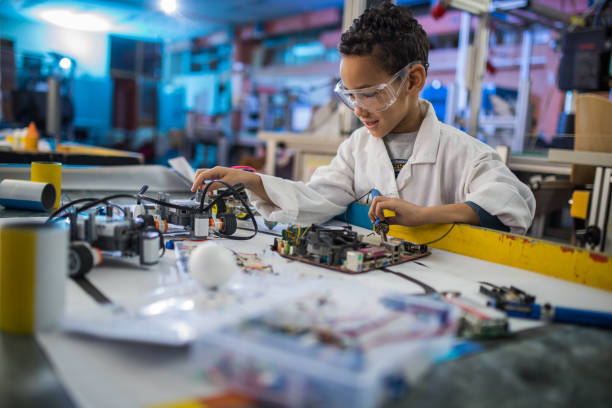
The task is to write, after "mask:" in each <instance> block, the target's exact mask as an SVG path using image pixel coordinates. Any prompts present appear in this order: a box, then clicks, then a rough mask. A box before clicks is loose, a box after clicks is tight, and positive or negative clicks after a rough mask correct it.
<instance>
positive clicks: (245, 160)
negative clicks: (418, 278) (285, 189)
mask: <svg viewBox="0 0 612 408" xmlns="http://www.w3.org/2000/svg"><path fill="white" fill-rule="evenodd" d="M376 3H377V2H376V1H366V0H346V1H342V0H309V1H307V2H287V1H281V0H258V1H244V0H226V1H223V2H220V1H212V0H202V1H197V0H162V1H152V0H126V1H115V0H98V1H93V0H84V1H66V0H48V1H40V0H3V1H0V90H1V92H0V97H1V99H0V105H1V108H2V109H1V110H0V162H2V163H19V162H22V163H29V162H30V161H31V159H32V156H31V155H29V154H26V155H24V154H23V152H24V151H26V150H28V149H26V144H27V139H28V131H30V133H31V131H32V127H31V125H30V124H31V123H34V125H35V127H36V130H37V132H38V134H39V140H38V144H37V145H36V146H35V147H34V149H33V150H35V151H38V152H45V151H54V150H60V148H63V149H78V148H83V149H84V148H87V147H91V146H97V147H106V148H112V149H116V150H119V151H122V152H134V153H136V154H126V155H121V154H113V155H110V153H109V156H108V158H107V159H104V160H92V159H91V158H90V157H89V156H88V155H86V154H84V155H79V156H74V157H72V156H70V157H69V158H67V159H66V162H65V164H77V165H80V164H93V163H95V164H97V165H101V164H102V165H104V164H108V165H112V164H129V163H134V164H139V163H158V164H163V165H167V161H168V159H171V158H173V157H177V156H184V157H186V158H187V159H188V160H189V162H190V164H191V165H192V166H193V167H195V168H201V167H212V166H215V165H249V166H252V167H254V168H255V169H257V170H258V171H261V172H265V173H268V174H275V175H278V176H281V177H287V178H292V179H296V180H305V181H306V180H308V179H309V177H310V175H311V174H312V172H313V171H314V169H315V168H316V167H317V166H319V165H322V164H326V163H328V162H329V161H330V160H331V157H333V154H334V153H335V150H336V148H337V146H338V145H339V143H340V142H341V141H342V140H344V139H345V138H346V137H347V136H348V135H349V134H350V133H351V131H353V130H354V129H355V128H357V127H358V126H359V123H358V122H357V121H356V120H354V118H353V117H352V113H350V112H348V110H346V109H345V108H344V107H342V106H340V104H338V102H337V101H336V100H335V99H334V97H333V87H334V85H335V83H336V82H337V80H338V67H339V60H340V57H339V54H338V51H337V48H336V47H337V44H338V41H339V38H340V35H341V33H342V31H343V29H345V28H346V27H348V26H349V25H350V22H351V21H352V19H353V18H355V17H357V16H358V15H359V14H361V12H362V11H363V10H364V9H365V8H366V7H369V6H372V5H374V4H376ZM397 3H398V4H401V5H406V6H409V7H411V9H412V10H413V13H414V14H415V16H416V18H417V19H418V21H419V22H420V23H421V24H422V26H423V28H424V29H425V31H426V32H427V33H428V35H429V40H430V43H431V50H430V60H429V63H430V69H429V73H428V78H427V85H426V87H425V89H424V90H423V93H422V96H423V98H425V99H428V100H430V101H431V102H432V103H433V105H434V107H435V109H436V112H437V114H438V116H439V118H440V119H441V120H442V121H444V122H446V123H449V124H452V125H454V126H457V127H459V128H461V129H464V130H466V131H467V132H468V133H470V134H471V135H473V136H475V137H477V138H478V139H480V140H482V141H483V142H485V143H487V144H489V145H491V146H492V147H495V148H496V149H498V151H499V152H500V154H501V155H502V157H503V158H504V159H505V160H506V161H507V163H508V165H509V167H510V168H511V169H512V170H513V171H515V172H516V173H517V174H518V175H519V177H520V178H521V179H522V180H523V181H525V182H526V183H528V184H529V185H530V186H531V187H532V188H533V190H534V192H535V194H536V199H537V214H536V220H535V221H534V224H533V226H532V228H531V229H530V231H529V233H528V235H531V236H534V237H544V238H546V239H551V240H556V241H561V242H568V243H572V244H576V245H586V246H589V247H590V248H592V249H599V250H609V248H608V244H609V242H608V243H606V240H605V239H602V238H601V235H602V234H603V233H605V229H606V227H604V231H601V228H600V230H599V231H598V230H597V226H596V225H590V224H593V223H591V222H590V218H589V215H588V207H589V200H588V198H587V199H586V202H585V201H584V195H581V194H582V192H583V191H586V192H587V193H588V192H589V191H593V190H597V188H598V187H597V181H596V179H595V175H596V170H595V167H591V168H589V167H588V166H587V167H586V168H585V167H584V166H577V165H575V164H570V163H569V162H567V161H565V162H564V161H554V160H550V159H549V149H550V148H553V149H568V150H574V149H576V150H580V151H595V152H608V153H610V152H612V122H610V120H611V118H612V115H611V114H610V113H612V102H610V91H609V89H610V78H611V75H612V64H611V63H610V48H612V46H611V45H610V43H611V39H612V36H611V34H610V31H611V30H610V25H609V22H610V17H611V15H612V13H611V10H610V7H609V3H610V1H609V0H601V1H599V0H537V1H527V0H524V1H520V0H516V1H515V0H513V1H508V0H505V1H504V0H499V1H488V0H487V1H475V0H474V1H469V0H465V1H452V0H431V1H429V0H398V1H397ZM483 7H485V9H483ZM485 10H486V11H492V12H491V13H490V14H488V13H486V14H483V11H485ZM581 106H583V108H582V109H581V108H580V107H581ZM584 106H586V107H588V108H585V107H584ZM28 129H29V130H28ZM29 150H30V152H31V150H32V149H29ZM79 151H81V150H79ZM113 151H114V150H113ZM103 152H110V150H103ZM610 166H612V163H610V162H608V164H607V166H603V167H602V166H600V167H602V168H604V167H610ZM601 171H603V170H601ZM602 174H603V173H602ZM605 174H608V173H605ZM600 178H601V177H600ZM598 182H600V183H604V184H605V183H607V190H605V189H604V190H602V191H608V197H607V198H605V197H604V198H603V199H602V200H603V201H602V203H604V204H605V205H606V206H607V208H609V202H610V199H609V191H610V188H609V185H610V180H604V181H598ZM602 188H604V187H602ZM587 197H588V196H587ZM591 201H593V199H591ZM608 214H609V209H608V211H607V212H606V216H605V217H604V218H606V220H605V221H602V222H604V224H603V225H605V226H608V225H609V224H608V221H607V218H608ZM593 220H594V218H593ZM597 234H599V235H597ZM596 241H597V242H596Z"/></svg>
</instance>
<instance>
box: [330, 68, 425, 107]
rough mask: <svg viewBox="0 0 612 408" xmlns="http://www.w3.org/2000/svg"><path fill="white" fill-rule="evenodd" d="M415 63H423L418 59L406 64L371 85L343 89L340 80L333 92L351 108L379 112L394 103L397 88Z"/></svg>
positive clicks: (402, 83)
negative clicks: (380, 81)
mask: <svg viewBox="0 0 612 408" xmlns="http://www.w3.org/2000/svg"><path fill="white" fill-rule="evenodd" d="M416 64H421V65H423V64H422V63H421V62H420V61H416V62H411V63H410V64H408V65H406V66H405V67H404V68H402V69H401V70H400V71H398V72H397V73H396V74H395V75H393V77H391V79H390V80H389V82H387V83H385V84H380V85H377V86H372V87H369V88H363V89H352V90H351V89H345V88H344V85H343V84H342V81H339V82H338V83H337V84H336V88H335V89H334V92H335V93H336V95H337V96H338V98H339V99H340V100H341V101H342V102H343V103H344V104H345V105H346V106H348V107H349V108H350V109H351V110H355V108H356V107H359V108H361V109H363V110H366V111H368V112H380V111H384V110H386V109H389V107H390V106H391V105H393V104H394V103H395V101H396V100H397V97H398V95H399V90H400V89H401V88H402V86H403V85H404V82H405V81H406V78H407V77H408V72H410V68H412V67H413V66H414V65H416ZM398 80H401V82H400V83H399V86H396V88H395V89H394V84H395V83H396V82H397V81H398Z"/></svg>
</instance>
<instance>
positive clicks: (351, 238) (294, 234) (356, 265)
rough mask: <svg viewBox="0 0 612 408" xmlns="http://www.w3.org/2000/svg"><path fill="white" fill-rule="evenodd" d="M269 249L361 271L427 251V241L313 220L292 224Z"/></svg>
mask: <svg viewBox="0 0 612 408" xmlns="http://www.w3.org/2000/svg"><path fill="white" fill-rule="evenodd" d="M272 249H273V250H275V251H276V252H278V253H279V254H280V255H281V256H283V257H285V258H288V259H292V260H296V261H300V262H306V263H309V264H312V265H317V266H322V267H325V268H328V269H333V270H335V271H338V272H344V273H351V274H355V273H364V272H368V271H371V270H374V269H378V268H383V267H389V266H394V265H398V264H401V263H404V262H408V261H412V260H414V259H418V258H422V257H424V256H427V255H429V254H430V252H429V249H428V247H427V245H420V244H415V243H413V242H409V241H405V240H403V239H399V238H393V237H390V238H389V239H388V240H383V238H382V237H381V236H380V235H378V234H375V233H371V234H359V233H358V232H357V231H354V230H353V229H352V228H351V227H350V226H343V227H330V226H322V225H317V224H312V225H311V226H309V227H301V226H291V227H289V228H286V229H284V230H283V231H282V237H281V238H275V239H274V244H273V245H272Z"/></svg>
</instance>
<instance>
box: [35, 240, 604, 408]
mask: <svg viewBox="0 0 612 408" xmlns="http://www.w3.org/2000/svg"><path fill="white" fill-rule="evenodd" d="M239 233H242V234H244V231H239ZM272 241H273V237H272V236H270V235H263V234H259V235H258V236H257V237H255V238H254V239H252V240H250V241H229V240H219V243H220V244H221V245H224V246H229V247H231V248H232V249H234V250H237V251H242V252H258V251H262V250H263V249H264V248H267V247H269V245H270V244H271V243H272ZM173 267H174V256H173V251H168V253H167V254H166V255H165V256H164V258H163V259H162V261H161V262H160V264H158V265H157V266H155V267H151V268H148V269H144V268H141V267H138V266H133V267H129V266H128V267H126V266H125V265H123V266H121V264H120V263H118V262H115V261H113V262H110V264H108V265H104V264H103V265H102V266H100V267H97V268H95V269H94V270H93V271H92V272H91V273H90V274H89V279H90V281H91V282H92V283H93V284H94V285H95V286H96V287H97V288H98V289H99V290H101V291H102V292H103V293H104V294H106V295H107V296H108V297H109V298H110V299H111V300H112V301H113V302H117V303H119V304H121V302H122V300H127V299H130V298H131V297H133V296H142V294H143V293H145V292H147V291H151V290H153V289H155V288H157V287H159V286H160V285H163V282H164V281H165V280H166V279H168V278H169V277H170V278H171V274H172V273H175V272H173V271H172V268H173ZM273 267H274V268H281V269H282V273H295V274H298V275H302V276H307V275H315V276H321V277H322V279H325V278H327V277H333V278H340V279H345V280H354V281H359V282H361V283H363V284H366V285H373V286H380V287H386V288H389V289H392V290H394V291H397V290H402V291H406V292H410V293H422V289H421V288H420V287H419V286H418V285H416V284H414V283H411V282H410V281H407V280H404V279H401V278H400V277H398V276H395V275H392V274H388V273H384V272H382V271H374V272H370V273H367V274H362V275H345V274H340V273H337V272H333V271H329V270H326V269H323V268H319V267H315V266H311V265H307V264H303V263H299V262H287V261H286V260H285V259H283V258H281V257H278V262H275V264H274V265H273ZM391 269H392V270H394V271H398V272H401V273H405V274H407V275H409V276H411V277H414V278H416V279H418V280H420V281H422V282H424V283H426V284H428V285H430V286H433V287H434V288H435V289H436V290H438V291H443V290H461V291H462V292H464V293H466V294H470V295H475V294H476V293H477V292H478V288H479V284H478V281H483V280H484V281H488V282H492V283H495V284H499V285H514V286H517V287H519V288H521V289H523V290H526V291H527V292H529V293H532V294H535V295H536V296H537V299H538V301H539V302H547V301H548V302H551V303H552V304H557V305H564V306H569V307H582V308H592V309H598V310H603V311H608V312H612V296H611V294H610V293H609V292H606V291H603V290H598V289H594V288H591V287H587V286H583V285H578V284H574V283H570V282H566V281H562V280H558V279H554V278H550V277H546V276H544V275H539V274H535V273H531V272H528V271H525V270H521V269H517V268H512V267H507V266H503V265H497V264H492V263H490V262H486V261H481V260H477V259H473V258H468V257H465V256H461V255H456V254H453V253H449V252H446V251H441V250H436V249H433V250H432V254H431V255H430V256H428V257H426V258H422V259H420V260H419V263H415V262H408V263H405V264H402V265H398V266H395V267H392V268H391ZM92 302H94V301H93V299H91V298H90V297H89V296H88V295H87V294H86V293H84V292H83V290H82V289H81V288H80V287H79V286H77V285H76V284H75V283H74V282H70V284H69V286H68V296H67V308H68V310H69V311H70V310H71V309H74V308H79V307H82V306H83V305H86V304H91V303H92ZM540 324H541V323H540V322H532V321H524V320H520V319H512V320H511V325H512V326H514V328H516V327H517V326H519V327H521V328H527V327H535V326H538V325H540ZM38 341H39V342H40V344H41V345H42V347H43V348H44V350H45V351H46V353H47V356H48V357H49V358H50V360H51V363H52V364H53V366H54V367H55V369H56V370H57V373H58V374H59V376H60V378H61V379H62V382H63V384H64V385H65V386H66V388H67V389H68V391H69V393H70V395H72V396H73V398H74V400H75V402H76V403H77V404H78V405H79V406H83V407H92V408H94V407H110V406H112V407H135V406H145V405H149V404H155V403H157V404H159V403H166V402H171V401H178V400H182V399H185V398H192V397H202V396H206V395H210V394H213V393H215V392H217V391H219V390H217V389H215V388H214V387H212V386H210V385H207V384H205V383H204V381H203V380H202V379H201V378H200V377H199V376H198V375H197V374H196V372H195V367H194V365H193V363H192V362H190V359H189V356H190V354H189V350H188V348H171V347H170V348H169V347H162V346H153V345H145V344H139V343H129V342H117V341H107V340H102V339H94V338H89V337H85V336H75V335H70V334H64V333H60V332H55V333H46V334H39V335H38Z"/></svg>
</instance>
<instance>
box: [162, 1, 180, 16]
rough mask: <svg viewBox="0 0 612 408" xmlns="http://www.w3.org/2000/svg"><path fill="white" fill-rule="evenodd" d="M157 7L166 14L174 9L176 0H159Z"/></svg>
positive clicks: (171, 12)
mask: <svg viewBox="0 0 612 408" xmlns="http://www.w3.org/2000/svg"><path fill="white" fill-rule="evenodd" d="M159 8H160V9H162V11H163V12H164V13H166V14H173V13H174V12H175V11H176V0H161V1H160V2H159Z"/></svg>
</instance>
